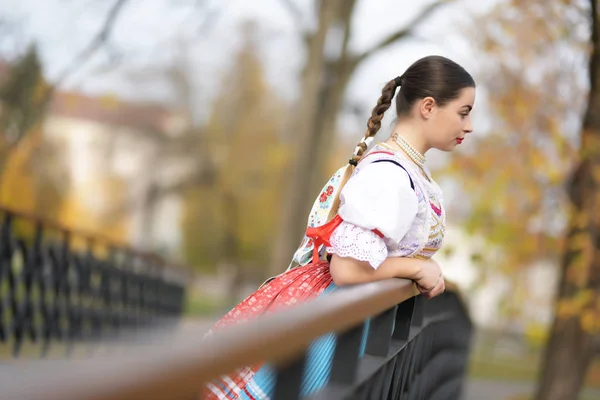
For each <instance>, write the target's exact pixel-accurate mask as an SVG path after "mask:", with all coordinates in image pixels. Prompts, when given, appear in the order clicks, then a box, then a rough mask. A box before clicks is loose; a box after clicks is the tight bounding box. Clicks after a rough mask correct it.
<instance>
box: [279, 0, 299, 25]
mask: <svg viewBox="0 0 600 400" xmlns="http://www.w3.org/2000/svg"><path fill="white" fill-rule="evenodd" d="M281 2H282V3H283V6H284V7H285V8H286V9H287V10H288V12H289V13H290V15H291V16H292V19H293V20H294V23H295V24H296V27H298V28H299V29H301V30H302V29H303V28H304V26H303V25H304V24H303V18H302V12H301V11H300V8H298V5H297V4H296V3H294V0H281Z"/></svg>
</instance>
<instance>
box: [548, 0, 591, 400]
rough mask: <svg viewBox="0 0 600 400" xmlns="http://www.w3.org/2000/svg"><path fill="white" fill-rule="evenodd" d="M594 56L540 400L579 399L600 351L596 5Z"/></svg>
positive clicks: (571, 190) (572, 181) (570, 189)
mask: <svg viewBox="0 0 600 400" xmlns="http://www.w3.org/2000/svg"><path fill="white" fill-rule="evenodd" d="M588 12H589V14H588V15H589V18H590V21H591V35H590V36H591V39H590V42H591V55H590V58H589V85H590V91H589V94H588V104H587V109H586V112H585V115H584V118H583V126H582V129H581V146H580V148H579V157H578V158H579V160H578V162H577V165H576V168H575V170H574V172H573V174H572V176H571V179H570V185H569V189H568V192H569V200H570V207H569V226H568V228H567V234H566V243H565V249H564V252H563V260H562V264H561V281H560V286H559V293H558V300H557V306H556V312H555V319H554V323H553V326H552V330H551V333H550V339H549V341H548V344H547V347H546V350H545V354H544V357H543V359H542V362H541V371H542V373H541V377H540V382H539V386H538V390H537V394H536V399H537V400H559V399H561V400H562V399H575V398H577V397H578V393H579V391H580V390H581V387H582V385H583V382H584V379H585V376H586V373H587V371H588V369H589V366H590V364H591V361H592V360H593V359H594V358H595V357H597V355H598V351H599V346H600V208H599V207H600V21H599V19H598V13H599V12H600V9H598V3H597V0H590V2H589V7H588Z"/></svg>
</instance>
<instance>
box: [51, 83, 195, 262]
mask: <svg viewBox="0 0 600 400" xmlns="http://www.w3.org/2000/svg"><path fill="white" fill-rule="evenodd" d="M187 127H188V121H186V118H185V117H184V116H183V114H182V113H180V112H178V111H176V110H171V109H168V108H166V107H164V106H160V105H156V104H138V103H130V102H125V101H122V100H119V99H118V98H116V97H112V96H100V97H92V96H87V95H84V94H81V93H75V92H57V93H56V94H55V95H54V98H53V100H52V103H51V104H50V107H49V110H48V112H47V115H46V118H45V121H44V126H43V129H44V134H45V136H46V138H47V139H48V140H50V141H53V142H56V143H59V144H60V146H61V147H62V148H63V149H64V157H66V159H67V160H68V161H67V165H68V167H69V168H68V170H69V175H70V176H69V178H70V183H71V185H70V186H71V190H72V193H71V194H70V195H71V196H73V197H75V198H76V199H77V200H78V201H79V202H80V203H81V204H82V205H83V206H84V207H85V209H86V211H87V212H90V213H91V214H92V215H94V216H96V217H99V218H100V219H103V220H106V221H110V220H115V221H126V224H127V228H126V229H127V236H128V237H127V240H128V241H130V242H131V243H132V244H134V245H136V246H138V247H142V248H146V247H149V246H153V247H157V246H158V247H159V248H163V249H164V250H166V251H169V250H172V249H177V248H178V246H179V241H180V234H179V232H180V227H179V200H178V198H176V197H166V198H164V199H161V200H160V201H158V202H157V203H156V204H155V203H152V201H151V199H150V197H151V196H152V195H153V190H154V189H155V188H156V187H158V186H160V185H161V184H162V182H160V180H161V179H163V180H164V179H166V178H165V177H164V174H161V173H160V172H161V171H159V170H158V169H160V168H161V163H160V162H159V161H160V158H161V156H162V151H163V146H164V144H165V142H166V140H168V138H169V137H173V136H176V135H178V134H180V133H181V132H183V131H184V130H185V129H187ZM151 203H152V204H151ZM77 225H79V226H85V224H77ZM159 228H160V229H159Z"/></svg>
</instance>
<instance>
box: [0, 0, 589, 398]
mask: <svg viewBox="0 0 600 400" xmlns="http://www.w3.org/2000/svg"><path fill="white" fill-rule="evenodd" d="M590 4H595V2H594V1H592V2H589V1H587V0H571V1H570V0H528V1H524V0H481V1H475V0H455V1H422V2H408V1H392V0H376V1H374V0H371V1H366V0H332V1H317V0H304V1H301V0H262V1H242V0H225V1H217V0H214V1H211V0H145V1H142V0H111V1H107V0H103V1H100V0H79V1H75V0H45V1H43V2H42V1H39V0H19V1H16V0H0V204H1V205H2V206H5V207H9V208H12V209H15V210H19V211H26V212H30V213H33V214H35V215H38V216H40V217H44V218H49V219H52V220H55V221H58V222H60V223H61V224H63V225H65V226H67V227H70V228H73V229H77V230H84V231H87V232H91V233H94V234H100V235H104V236H106V237H109V238H111V239H112V240H114V241H117V242H120V243H124V244H129V245H131V246H132V247H134V248H136V249H139V250H141V251H148V252H153V253H158V254H160V255H161V256H162V257H164V258H165V259H168V260H170V261H173V262H176V263H178V264H181V265H185V266H187V267H189V268H191V269H193V270H194V272H195V275H194V278H193V281H191V282H189V284H190V290H189V293H188V298H187V303H186V320H187V321H189V324H190V325H195V324H196V325H198V326H206V324H209V323H210V321H213V320H214V319H216V318H218V317H219V316H220V315H222V314H223V313H224V312H226V311H227V310H228V309H229V307H231V306H232V305H234V304H235V303H237V302H238V301H240V300H241V299H243V298H244V297H245V296H246V295H248V294H249V293H251V292H252V291H254V290H255V289H256V288H257V286H258V285H260V283H261V282H263V281H264V279H265V278H267V277H269V276H272V275H274V274H277V273H281V272H283V271H284V270H285V268H287V265H288V263H289V261H290V260H291V257H292V254H293V252H294V250H295V249H296V247H297V246H298V245H299V243H300V238H301V234H302V231H303V229H304V227H305V224H306V218H307V215H308V211H309V209H310V205H311V204H312V201H313V200H314V198H315V197H316V196H317V194H318V191H319V189H320V188H321V187H322V185H323V184H324V182H325V181H326V180H327V179H328V178H329V176H330V174H331V173H333V171H335V169H337V168H338V167H340V166H341V165H343V164H344V163H345V162H346V160H347V159H348V156H349V155H350V154H351V152H352V150H353V149H354V146H355V144H356V142H357V141H358V140H359V139H360V138H361V137H362V135H363V133H364V130H365V127H366V125H365V124H366V121H367V118H368V116H369V115H370V112H371V109H372V108H373V106H374V105H375V103H376V101H377V99H378V97H379V94H380V91H381V88H382V87H383V85H384V84H385V83H386V82H387V81H389V80H390V79H393V78H394V77H396V76H398V75H401V74H402V73H403V72H404V70H405V69H406V68H407V67H408V66H409V65H410V64H412V63H413V62H414V61H416V60H417V59H418V58H420V57H423V56H426V55H430V54H439V55H443V56H446V57H449V58H451V59H453V60H454V61H457V62H458V63H460V64H461V65H463V66H464V67H465V68H466V69H467V70H468V71H469V72H471V73H472V75H473V76H474V77H475V80H476V82H477V84H478V87H477V100H476V106H475V110H474V112H473V121H474V122H473V123H474V128H475V131H474V133H473V134H471V135H469V136H468V137H467V140H466V141H465V142H464V144H463V145H462V146H460V148H459V149H457V150H456V151H455V152H453V153H452V154H444V153H440V152H436V151H431V152H430V154H428V155H427V156H428V164H429V166H430V168H431V169H432V170H433V172H434V176H435V178H436V179H437V180H438V182H439V183H440V185H441V186H442V188H443V189H444V193H445V204H446V207H447V209H448V215H449V218H448V228H447V236H446V238H447V239H446V243H445V247H444V249H443V250H442V251H441V252H440V253H439V254H438V255H436V259H437V260H438V262H439V263H440V264H441V265H442V267H443V269H444V271H445V274H446V276H447V278H448V279H449V280H452V281H453V282H455V283H456V284H457V285H458V286H459V287H460V288H461V289H462V290H463V293H464V296H465V300H466V302H467V304H468V307H469V309H470V312H471V315H472V317H473V320H474V322H475V323H476V325H477V328H478V331H477V335H476V340H475V350H474V353H473V357H472V362H471V368H470V377H471V386H470V389H469V390H470V391H471V392H470V393H472V396H474V397H473V398H485V399H491V398H492V397H490V393H494V395H497V397H494V398H498V399H504V398H510V399H526V398H528V397H527V396H528V395H530V394H531V393H532V390H533V388H534V387H535V381H536V379H537V378H538V376H539V372H540V365H542V364H543V363H542V361H541V355H542V354H543V350H544V347H545V345H546V343H547V338H548V337H549V332H550V330H551V327H552V323H553V319H554V315H555V312H554V310H557V309H562V310H565V309H566V310H571V312H572V313H573V315H575V314H577V313H578V312H579V313H580V314H581V313H583V311H582V310H583V309H584V308H585V309H586V310H590V308H589V307H587V308H586V307H583V306H582V304H584V303H585V304H592V303H594V299H598V292H597V291H595V290H594V288H593V287H591V286H589V285H588V286H586V285H585V284H582V285H580V286H581V288H582V290H581V291H579V292H577V293H578V295H579V297H577V298H578V299H579V300H578V302H577V301H570V302H569V301H567V300H565V299H564V298H563V297H560V296H559V297H557V293H558V292H557V291H558V288H559V286H560V281H561V279H562V278H561V277H562V276H563V275H564V274H561V270H562V269H561V265H562V258H561V255H562V254H563V250H564V247H565V246H564V242H565V241H564V237H565V234H566V231H567V227H568V221H569V213H570V206H569V202H568V196H567V192H568V182H569V181H570V180H569V177H570V176H571V174H572V173H573V171H574V169H575V167H576V165H577V163H578V157H579V148H580V143H581V132H582V123H583V117H584V114H585V112H586V109H587V108H588V92H589V89H590V78H589V68H588V63H589V61H588V60H589V56H590V50H591V49H592V46H593V44H594V43H593V42H592V41H591V40H590V37H591V23H590V13H591V5H590ZM394 117H395V115H393V109H391V110H390V111H389V112H388V115H386V118H385V119H384V124H383V125H382V129H381V131H380V133H379V135H378V139H380V140H385V139H386V138H387V135H389V134H390V129H391V126H392V123H393V118H394ZM596 279H598V278H596ZM584 289H585V290H584ZM571 297H572V298H574V297H573V296H571ZM557 299H558V300H557ZM582 299H583V300H582ZM590 299H591V300H590ZM561 301H562V303H561ZM577 305H578V306H579V308H577ZM561 307H562V308H561ZM569 307H570V308H569ZM596 308H600V301H599V302H598V306H597V307H596ZM573 310H575V311H573ZM565 312H567V311H565ZM582 315H583V314H582ZM581 320H582V321H583V322H582V324H581V325H582V327H583V328H582V329H584V330H585V331H586V332H588V333H590V334H592V333H595V334H597V332H598V330H599V329H600V318H599V317H598V311H597V309H596V310H595V311H594V310H592V311H589V312H587V313H586V314H585V315H583V317H582V319H581ZM586 329H587V330H586ZM569 345H572V344H571V343H570V342H569V343H567V342H565V346H569ZM573 357H577V355H576V354H575V353H573ZM565 373H576V372H572V371H566V372H565ZM577 373H579V374H580V375H582V377H581V379H583V381H584V386H585V387H586V391H584V392H583V395H582V396H583V397H581V398H583V399H588V398H590V399H591V398H600V391H599V390H600V363H598V361H597V360H595V359H593V360H592V361H591V362H590V363H589V365H587V366H586V367H585V368H584V369H583V372H581V371H580V372H577ZM476 393H480V394H479V395H478V394H476ZM586 396H587V397H586ZM596 396H598V397H596Z"/></svg>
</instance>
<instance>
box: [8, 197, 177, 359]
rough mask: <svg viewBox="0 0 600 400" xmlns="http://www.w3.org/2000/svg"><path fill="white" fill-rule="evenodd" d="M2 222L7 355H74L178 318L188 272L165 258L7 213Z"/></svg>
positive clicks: (31, 217)
mask: <svg viewBox="0 0 600 400" xmlns="http://www.w3.org/2000/svg"><path fill="white" fill-rule="evenodd" d="M0 218H1V220H0V341H1V343H2V344H1V346H3V347H4V349H5V350H7V351H5V352H7V353H12V355H13V356H19V355H20V354H21V352H22V351H24V350H25V349H27V351H28V352H31V353H32V354H29V355H33V356H40V355H41V356H44V355H47V354H48V351H49V350H50V349H51V345H52V344H53V343H57V344H58V343H60V344H61V347H62V348H64V349H65V351H66V352H67V353H70V352H71V351H72V350H73V348H74V345H75V344H76V343H78V342H90V343H93V342H96V341H98V340H103V339H108V338H114V337H115V336H116V335H119V334H122V333H125V332H132V331H135V330H136V329H139V328H147V327H149V326H152V325H154V324H157V323H161V322H164V321H165V320H169V319H173V318H177V317H178V316H179V315H180V313H181V311H182V304H183V299H184V292H185V289H184V288H185V286H184V280H185V273H183V271H177V270H176V269H173V268H170V267H168V266H167V265H166V263H165V262H164V261H163V260H162V259H161V258H159V257H157V256H152V255H149V254H144V253H140V252H137V251H135V250H133V249H131V248H127V247H124V246H120V245H117V244H114V243H111V241H110V240H107V239H105V238H102V237H99V236H93V235H88V234H85V233H82V232H76V231H73V230H69V229H66V228H65V227H62V226H60V225H59V224H56V223H53V222H50V221H44V220H41V219H39V218H36V217H35V216H32V215H28V214H25V213H18V212H14V211H11V210H8V209H5V208H2V207H0ZM61 351H62V350H61Z"/></svg>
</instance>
